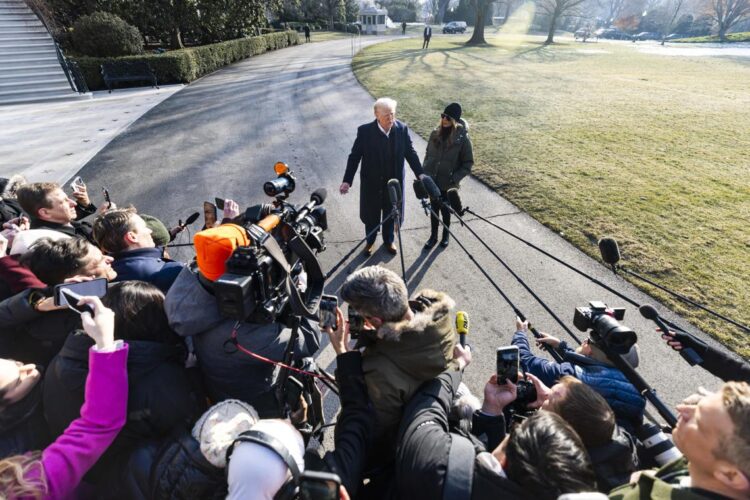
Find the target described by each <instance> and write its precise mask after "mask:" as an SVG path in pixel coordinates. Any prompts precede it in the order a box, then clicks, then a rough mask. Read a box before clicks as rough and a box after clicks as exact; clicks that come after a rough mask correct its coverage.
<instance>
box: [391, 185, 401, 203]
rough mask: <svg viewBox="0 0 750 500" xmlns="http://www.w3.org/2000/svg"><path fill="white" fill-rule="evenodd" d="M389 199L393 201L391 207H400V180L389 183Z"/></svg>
mask: <svg viewBox="0 0 750 500" xmlns="http://www.w3.org/2000/svg"><path fill="white" fill-rule="evenodd" d="M388 198H389V199H390V200H391V205H400V199H401V183H399V182H398V179H391V180H389V181H388Z"/></svg>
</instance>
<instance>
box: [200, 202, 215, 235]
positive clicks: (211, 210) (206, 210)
mask: <svg viewBox="0 0 750 500" xmlns="http://www.w3.org/2000/svg"><path fill="white" fill-rule="evenodd" d="M217 217H218V213H217V212H216V205H214V204H213V203H211V202H210V201H204V202H203V221H204V222H205V223H204V224H203V229H210V228H212V227H214V226H215V225H216V218H217Z"/></svg>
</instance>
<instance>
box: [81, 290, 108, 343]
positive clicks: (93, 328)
mask: <svg viewBox="0 0 750 500" xmlns="http://www.w3.org/2000/svg"><path fill="white" fill-rule="evenodd" d="M84 304H86V305H88V306H90V307H91V308H92V309H94V316H93V317H92V316H91V313H90V312H88V311H87V312H84V313H82V314H81V322H82V323H83V329H84V331H85V332H86V334H87V335H88V336H89V337H91V338H92V339H94V342H96V348H97V349H98V350H100V351H102V350H107V349H112V347H113V346H114V343H115V313H114V312H113V311H112V309H108V308H106V307H104V304H102V301H101V300H99V297H81V300H79V301H78V305H79V306H81V305H84Z"/></svg>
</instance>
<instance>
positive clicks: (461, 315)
mask: <svg viewBox="0 0 750 500" xmlns="http://www.w3.org/2000/svg"><path fill="white" fill-rule="evenodd" d="M456 333H458V334H459V335H467V334H468V333H469V313H467V312H466V311H458V312H457V313H456Z"/></svg>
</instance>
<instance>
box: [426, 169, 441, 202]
mask: <svg viewBox="0 0 750 500" xmlns="http://www.w3.org/2000/svg"><path fill="white" fill-rule="evenodd" d="M422 184H424V188H425V189H426V190H427V194H428V195H429V197H430V198H432V199H433V200H438V201H440V188H438V187H437V184H435V181H434V180H432V177H430V176H429V175H425V176H424V177H422Z"/></svg>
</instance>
